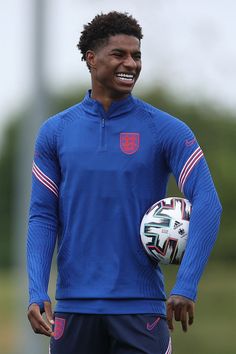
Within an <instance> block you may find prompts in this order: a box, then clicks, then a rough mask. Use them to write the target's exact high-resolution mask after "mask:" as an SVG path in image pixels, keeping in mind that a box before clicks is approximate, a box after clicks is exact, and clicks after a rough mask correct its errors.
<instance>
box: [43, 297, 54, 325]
mask: <svg viewBox="0 0 236 354" xmlns="http://www.w3.org/2000/svg"><path fill="white" fill-rule="evenodd" d="M44 311H45V315H46V318H47V321H48V322H49V323H50V324H54V321H53V314H52V305H51V303H50V302H48V301H44Z"/></svg>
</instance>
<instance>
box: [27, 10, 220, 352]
mask: <svg viewBox="0 0 236 354" xmlns="http://www.w3.org/2000/svg"><path fill="white" fill-rule="evenodd" d="M141 39H142V30H141V27H140V26H139V24H138V23H137V21H136V20H135V19H134V18H133V17H131V16H129V15H127V14H123V13H118V12H111V13H108V14H101V15H98V16H96V17H95V18H94V19H93V20H92V21H91V23H89V24H88V25H86V26H84V31H83V32H82V35H81V38H80V42H79V44H78V48H79V49H80V50H81V52H82V59H83V60H85V61H86V64H87V66H88V68H89V71H90V74H91V82H92V90H91V91H88V93H87V94H86V96H85V98H84V100H83V101H82V102H80V103H79V104H77V105H75V106H73V107H71V108H69V109H67V110H66V111H64V112H61V113H59V114H57V115H55V116H54V117H52V118H50V119H49V120H47V121H46V122H45V123H44V124H43V126H42V127H41V129H40V131H39V134H38V137H37V141H36V146H35V159H34V163H33V187H32V197H31V206H30V217H29V231H28V243H27V250H28V251H27V254H28V273H29V293H30V306H29V310H28V318H29V320H30V323H31V326H32V328H33V330H34V332H36V333H41V334H45V335H47V336H51V343H50V351H51V353H52V354H56V353H60V354H75V353H78V354H100V353H101V354H106V353H107V354H111V353H112V354H121V353H122V354H126V353H135V354H138V353H146V354H154V353H155V354H164V353H171V340H170V335H169V329H170V330H173V319H175V320H176V321H181V324H182V328H183V330H184V331H187V328H188V325H191V324H192V323H193V318H194V301H195V299H196V293H197V285H198V282H199V279H200V277H201V274H202V272H203V269H204V266H205V264H206V262H207V259H208V256H209V254H210V251H211V249H212V247H213V244H214V241H215V238H216V235H217V230H218V226H219V221H220V214H221V206H220V203H219V200H218V196H217V193H216V191H215V188H214V185H213V182H212V179H211V176H210V173H209V170H208V167H207V164H206V161H205V159H204V156H203V152H202V150H201V148H200V147H199V145H198V143H197V141H196V139H195V137H194V135H193V133H192V132H191V130H190V129H189V128H188V127H187V126H186V125H185V124H184V123H183V122H181V121H180V120H178V119H176V118H174V117H172V116H170V115H168V114H167V113H164V112H162V111H160V110H158V109H156V108H154V107H152V106H151V105H149V104H147V103H145V102H143V101H141V100H139V99H137V98H135V97H133V96H132V95H131V92H132V89H133V87H134V85H135V83H136V81H137V79H138V77H139V74H140V71H141V51H140V41H141ZM170 173H173V174H174V176H175V178H176V180H177V181H178V183H179V188H180V189H181V191H182V192H183V193H184V195H185V197H186V198H188V199H189V200H190V202H191V203H192V205H193V209H192V215H191V223H190V230H189V240H188V244H187V249H186V252H185V256H184V258H183V261H182V264H181V266H180V267H179V272H178V276H177V279H176V283H175V285H174V288H173V290H172V292H171V295H170V297H169V299H168V300H167V313H166V303H165V301H166V296H165V293H164V285H163V276H162V273H161V270H160V268H159V266H158V265H157V264H154V263H153V262H152V261H151V260H150V259H149V258H148V257H147V255H146V253H145V251H144V249H143V247H142V245H141V241H140V236H139V227H140V222H141V219H142V217H143V215H144V213H145V212H146V210H147V209H148V208H149V207H150V206H151V205H152V204H153V203H154V202H156V201H158V200H160V199H162V198H164V197H165V193H166V187H167V183H168V178H169V175H170ZM209 211H210V213H209ZM56 242H57V244H58V250H57V264H58V280H57V290H56V299H57V304H56V308H55V313H54V316H53V315H52V309H51V303H50V298H49V296H48V294H47V289H48V281H49V274H50V267H51V261H52V256H53V252H54V248H55V244H56ZM43 312H45V314H46V319H44V318H43V317H42V313H43ZM51 325H52V326H51Z"/></svg>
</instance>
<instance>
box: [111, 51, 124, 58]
mask: <svg viewBox="0 0 236 354" xmlns="http://www.w3.org/2000/svg"><path fill="white" fill-rule="evenodd" d="M113 55H114V56H115V57H118V58H121V57H122V56H123V54H122V53H120V52H115V53H113Z"/></svg>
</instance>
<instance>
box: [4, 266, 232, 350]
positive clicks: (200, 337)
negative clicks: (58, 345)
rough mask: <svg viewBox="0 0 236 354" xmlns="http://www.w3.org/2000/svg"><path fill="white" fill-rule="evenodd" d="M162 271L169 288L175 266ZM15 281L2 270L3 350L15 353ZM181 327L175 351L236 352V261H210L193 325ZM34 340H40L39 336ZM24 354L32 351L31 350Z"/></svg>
mask: <svg viewBox="0 0 236 354" xmlns="http://www.w3.org/2000/svg"><path fill="white" fill-rule="evenodd" d="M163 271H164V274H165V278H166V288H167V291H169V290H170V289H171V286H172V285H173V283H174V278H175V273H176V268H175V267H165V268H163ZM15 283H16V280H15V279H14V278H13V276H12V274H11V273H10V272H1V273H0V284H1V291H0V314H1V321H0V353H1V354H15V353H16V346H17V345H19V344H17V343H16V341H15V340H14V335H12V334H14V333H17V332H19V331H20V330H21V328H19V325H18V326H17V325H16V323H19V321H15V318H14V314H15V312H16V304H17V301H16V299H17V298H18V297H19V293H20V292H21V291H22V289H16V286H15ZM18 283H19V281H18ZM23 283H24V282H23ZM23 283H22V286H23ZM24 291H25V289H24ZM22 321H27V318H26V316H25V317H23V318H22ZM17 327H18V328H17ZM180 327H181V326H180V324H179V323H175V331H174V332H173V334H172V340H173V345H174V353H175V354H189V353H191V354H234V353H235V344H234V336H235V330H236V280H235V264H233V265H225V264H212V263H210V264H209V265H208V267H207V269H206V272H205V273H204V276H203V278H202V280H201V283H200V286H199V297H198V301H197V304H196V315H195V322H194V325H193V326H192V327H191V328H190V330H189V331H188V332H187V333H183V332H182V330H181V328H180ZM32 335H33V334H32ZM35 340H37V336H36V337H35ZM46 342H47V338H46V337H45V349H44V348H42V354H43V353H47V351H46ZM17 352H18V351H17ZM22 354H32V352H31V353H25V352H24V353H22ZM88 354H89V353H88Z"/></svg>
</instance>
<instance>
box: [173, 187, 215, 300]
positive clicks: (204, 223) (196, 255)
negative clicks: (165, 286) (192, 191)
mask: <svg viewBox="0 0 236 354" xmlns="http://www.w3.org/2000/svg"><path fill="white" fill-rule="evenodd" d="M220 216H221V205H220V202H219V200H218V197H217V194H216V193H215V192H212V193H209V194H208V195H207V194H205V193H203V194H202V195H199V196H198V197H197V198H196V200H195V201H194V207H193V210H192V214H191V221H190V228H189V237H188V242H187V247H186V252H185V255H184V258H183V260H182V263H181V266H180V268H179V271H178V274H177V279H176V284H175V286H174V288H173V290H172V292H171V294H175V295H182V296H185V297H188V298H190V299H192V300H195V299H196V295H197V286H198V283H199V280H200V278H201V276H202V273H203V271H204V268H205V265H206V263H207V261H208V258H209V255H210V253H211V251H212V248H213V246H214V243H215V240H216V237H217V233H218V229H219V224H220Z"/></svg>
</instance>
